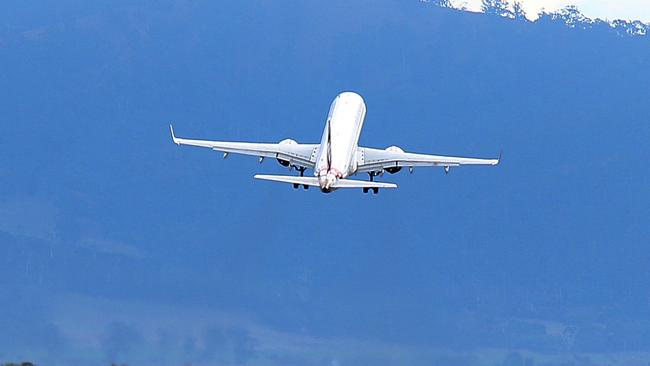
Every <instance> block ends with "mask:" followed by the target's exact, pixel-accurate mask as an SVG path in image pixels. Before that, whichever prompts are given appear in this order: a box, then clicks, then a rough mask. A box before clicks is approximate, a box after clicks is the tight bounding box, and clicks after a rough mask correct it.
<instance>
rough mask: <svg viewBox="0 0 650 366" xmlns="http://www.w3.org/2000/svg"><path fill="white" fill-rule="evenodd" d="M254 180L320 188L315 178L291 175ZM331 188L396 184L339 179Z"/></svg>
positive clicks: (261, 176) (378, 186)
mask: <svg viewBox="0 0 650 366" xmlns="http://www.w3.org/2000/svg"><path fill="white" fill-rule="evenodd" d="M255 179H262V180H270V181H273V182H282V183H293V184H301V185H307V186H312V187H320V185H319V184H318V178H317V177H295V176H291V175H264V174H257V175H255ZM332 188H397V184H394V183H384V182H368V181H365V180H353V179H339V180H337V181H336V183H334V185H333V186H332Z"/></svg>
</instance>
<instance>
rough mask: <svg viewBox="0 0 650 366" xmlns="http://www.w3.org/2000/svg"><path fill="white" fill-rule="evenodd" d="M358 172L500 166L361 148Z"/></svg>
mask: <svg viewBox="0 0 650 366" xmlns="http://www.w3.org/2000/svg"><path fill="white" fill-rule="evenodd" d="M358 154H359V155H360V156H359V159H358V171H359V172H371V171H380V170H383V169H390V168H401V167H409V168H412V167H422V166H441V167H445V168H449V167H454V166H461V165H498V164H499V160H500V158H498V159H481V158H467V157H456V156H444V155H427V154H415V153H407V152H404V151H401V149H399V148H394V149H390V148H389V149H386V150H381V149H373V148H368V147H360V148H359V150H358Z"/></svg>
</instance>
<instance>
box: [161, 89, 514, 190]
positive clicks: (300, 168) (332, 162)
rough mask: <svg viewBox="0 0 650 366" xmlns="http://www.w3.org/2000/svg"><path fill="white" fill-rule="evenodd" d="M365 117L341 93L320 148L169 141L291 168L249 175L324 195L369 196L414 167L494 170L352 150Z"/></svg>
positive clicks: (470, 161) (356, 98) (393, 151)
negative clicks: (346, 191) (351, 191)
mask: <svg viewBox="0 0 650 366" xmlns="http://www.w3.org/2000/svg"><path fill="white" fill-rule="evenodd" d="M365 117H366V104H365V102H364V100H363V98H362V97H361V96H360V95H359V94H357V93H354V92H343V93H341V94H339V95H338V96H336V98H335V99H334V101H333V102H332V104H331V106H330V110H329V113H328V114H327V122H326V123H325V130H324V131H323V135H322V138H321V142H320V144H299V143H297V142H296V141H295V140H292V139H285V140H282V141H280V142H279V143H250V142H227V141H209V140H193V139H185V138H179V137H176V135H175V134H174V128H173V126H172V125H170V126H169V128H170V130H171V135H172V140H173V141H174V143H175V144H176V145H189V146H198V147H207V148H210V149H212V150H215V151H220V152H223V153H224V154H223V157H224V158H226V157H228V155H229V154H231V153H232V154H243V155H253V156H258V157H259V162H260V163H262V161H263V160H264V158H272V159H277V161H278V163H280V165H282V166H284V167H288V168H289V169H290V170H292V169H296V171H297V172H298V173H299V174H300V175H299V176H285V175H265V174H258V175H255V178H256V179H261V180H267V181H275V182H283V183H290V184H292V185H293V188H295V189H298V188H299V187H300V186H302V187H303V188H304V189H308V188H309V187H318V188H319V189H320V190H321V191H322V192H323V193H330V192H333V191H335V190H337V189H340V188H361V189H362V190H363V193H368V192H369V191H370V190H372V192H373V193H374V194H377V193H379V189H384V188H397V185H396V184H394V183H386V182H377V181H375V179H374V178H375V177H377V176H381V175H383V173H384V172H388V173H390V174H395V173H397V172H399V171H400V170H402V168H406V167H408V169H409V171H410V172H411V173H412V172H413V168H414V167H425V166H433V167H436V166H438V167H443V168H444V171H445V173H449V169H450V168H451V167H457V166H461V165H492V166H494V165H498V164H499V162H500V160H501V156H499V158H497V159H479V158H464V157H453V156H439V155H425V154H416V153H408V152H405V151H404V150H402V149H401V148H400V147H398V146H390V147H388V148H386V149H374V148H369V147H360V146H358V142H359V136H360V134H361V128H362V127H363V123H364V120H365ZM307 169H312V170H313V172H314V173H313V176H311V177H309V176H305V171H306V170H307ZM357 173H367V174H368V177H369V180H367V181H366V180H353V179H348V177H349V176H351V175H356V174H357Z"/></svg>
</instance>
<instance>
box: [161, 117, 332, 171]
mask: <svg viewBox="0 0 650 366" xmlns="http://www.w3.org/2000/svg"><path fill="white" fill-rule="evenodd" d="M169 127H170V130H171V134H172V140H173V141H174V143H175V144H176V145H188V146H198V147H207V148H210V149H212V150H215V151H221V152H223V153H224V154H226V155H227V154H230V153H233V154H242V155H252V156H257V157H260V158H275V159H279V160H281V161H283V162H286V163H287V164H286V165H287V166H288V165H295V166H299V167H304V168H310V169H312V168H313V167H314V165H315V159H316V158H315V157H316V153H317V151H318V148H319V146H320V145H318V144H299V143H297V142H295V141H294V140H291V139H286V140H283V141H281V142H280V143H276V144H273V143H253V142H230V141H211V140H194V139H185V138H179V137H176V135H175V134H174V129H173V128H172V127H171V126H169Z"/></svg>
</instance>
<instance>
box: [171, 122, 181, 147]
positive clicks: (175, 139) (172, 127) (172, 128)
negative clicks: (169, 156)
mask: <svg viewBox="0 0 650 366" xmlns="http://www.w3.org/2000/svg"><path fill="white" fill-rule="evenodd" d="M169 131H170V132H171V134H172V141H174V143H175V144H176V145H180V143H179V142H178V139H177V138H176V135H175V134H174V126H172V124H171V123H170V124H169Z"/></svg>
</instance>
